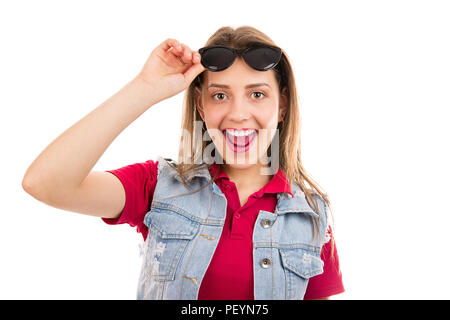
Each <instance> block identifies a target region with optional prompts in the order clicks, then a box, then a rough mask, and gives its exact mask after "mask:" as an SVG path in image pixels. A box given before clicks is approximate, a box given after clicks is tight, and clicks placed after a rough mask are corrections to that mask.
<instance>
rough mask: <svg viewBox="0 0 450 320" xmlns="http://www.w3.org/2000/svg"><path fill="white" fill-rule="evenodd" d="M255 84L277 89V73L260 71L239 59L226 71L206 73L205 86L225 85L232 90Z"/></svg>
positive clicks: (207, 71)
mask: <svg viewBox="0 0 450 320" xmlns="http://www.w3.org/2000/svg"><path fill="white" fill-rule="evenodd" d="M253 83H267V84H269V85H270V87H271V88H272V89H274V88H276V78H275V71H273V70H268V71H258V70H255V69H253V68H252V67H250V66H249V65H247V64H246V63H245V61H244V60H243V59H242V58H241V57H238V58H236V60H235V61H234V63H233V64H232V65H231V66H230V67H228V68H227V69H225V70H222V71H219V72H212V71H209V70H206V71H205V82H204V84H205V86H206V88H208V86H209V85H211V84H223V85H227V86H229V87H230V88H233V87H236V88H240V87H245V86H247V85H248V84H253Z"/></svg>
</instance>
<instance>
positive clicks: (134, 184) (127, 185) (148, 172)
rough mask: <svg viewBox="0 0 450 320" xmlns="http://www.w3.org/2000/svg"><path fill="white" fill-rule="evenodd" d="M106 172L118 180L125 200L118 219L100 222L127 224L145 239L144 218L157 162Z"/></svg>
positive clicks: (153, 185) (154, 178) (146, 230)
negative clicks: (123, 190)
mask: <svg viewBox="0 0 450 320" xmlns="http://www.w3.org/2000/svg"><path fill="white" fill-rule="evenodd" d="M106 172H109V173H111V174H113V175H115V176H116V177H117V178H118V179H119V180H120V182H121V183H122V185H123V188H124V189H125V197H126V200H125V206H124V208H123V210H122V213H121V215H120V217H119V218H114V219H112V218H102V220H103V221H104V222H105V223H107V224H110V225H116V224H123V223H128V224H129V225H130V226H132V227H137V232H140V233H142V235H143V237H144V239H145V238H146V236H147V232H148V228H147V226H146V225H145V224H144V217H145V214H146V213H147V212H148V211H149V210H150V206H151V203H152V199H153V193H154V191H155V186H156V181H157V175H158V161H153V160H148V161H145V162H139V163H134V164H130V165H127V166H125V167H122V168H118V169H115V170H107V171H106Z"/></svg>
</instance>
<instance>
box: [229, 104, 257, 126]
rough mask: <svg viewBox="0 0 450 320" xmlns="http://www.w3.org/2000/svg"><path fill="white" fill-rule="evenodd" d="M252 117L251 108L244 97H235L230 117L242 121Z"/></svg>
mask: <svg viewBox="0 0 450 320" xmlns="http://www.w3.org/2000/svg"><path fill="white" fill-rule="evenodd" d="M250 118H251V110H250V107H249V106H248V105H247V103H246V101H245V100H244V99H234V100H233V102H232V103H231V104H230V110H229V112H228V119H229V120H231V121H234V122H242V121H246V120H248V119H250Z"/></svg>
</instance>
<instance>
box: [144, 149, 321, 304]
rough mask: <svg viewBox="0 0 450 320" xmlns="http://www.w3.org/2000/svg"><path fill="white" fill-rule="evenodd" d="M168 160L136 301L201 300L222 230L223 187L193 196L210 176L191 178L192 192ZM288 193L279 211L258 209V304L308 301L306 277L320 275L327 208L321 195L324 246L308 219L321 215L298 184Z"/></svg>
mask: <svg viewBox="0 0 450 320" xmlns="http://www.w3.org/2000/svg"><path fill="white" fill-rule="evenodd" d="M170 161H171V160H170V159H166V158H162V157H160V156H158V177H157V184H156V187H155V191H154V195H153V201H152V204H151V208H150V210H149V211H148V212H147V213H146V215H145V218H144V224H145V225H146V226H147V227H148V236H147V238H146V241H145V243H144V246H143V261H142V269H141V272H140V276H139V282H138V290H137V299H170V300H178V299H182V300H186V299H189V300H194V299H197V298H198V293H199V289H200V285H201V283H202V279H203V276H204V275H205V273H206V270H207V269H208V266H209V263H210V261H211V259H212V257H213V254H214V251H215V249H216V246H217V244H218V241H219V239H220V235H221V233H222V229H223V226H224V223H225V216H226V212H227V199H226V197H225V195H224V194H223V193H222V191H221V190H220V189H219V187H218V186H217V185H216V184H215V183H212V184H209V185H208V186H207V187H205V188H204V189H202V190H201V191H198V192H194V191H196V190H197V189H199V188H200V187H202V186H204V185H205V184H207V183H208V181H210V180H211V175H210V173H209V171H208V169H207V168H204V169H201V170H199V171H197V172H195V173H191V174H190V175H187V176H186V178H187V180H188V185H189V187H190V188H189V190H188V189H186V187H185V186H184V185H183V183H182V182H181V179H180V177H179V176H178V174H177V171H176V170H174V169H173V168H171V167H170V166H169V165H168V163H167V162H170ZM291 190H292V194H293V195H294V197H293V198H292V196H291V195H289V194H287V193H278V194H277V205H276V208H275V212H268V211H264V210H260V211H259V214H258V217H257V220H256V222H255V225H254V229H253V276H254V289H253V290H254V298H255V300H261V299H264V300H270V299H276V300H284V299H303V296H304V294H305V291H306V287H307V284H308V280H309V278H311V277H313V276H315V275H318V274H321V273H323V262H322V260H321V258H320V250H321V247H322V245H323V243H324V240H325V234H326V232H325V231H326V227H327V223H328V219H329V218H328V209H327V206H326V204H325V202H324V201H323V199H322V198H321V197H320V196H317V199H319V201H318V206H319V209H320V214H319V221H320V232H319V237H320V239H319V238H317V237H316V239H317V240H316V239H314V242H313V237H312V234H313V232H312V226H311V219H310V216H312V217H317V216H318V215H317V213H315V212H314V211H313V210H312V209H311V208H310V206H309V205H308V204H307V202H306V200H305V196H304V193H303V192H302V191H301V189H300V188H299V187H298V186H297V184H295V183H291ZM192 192H193V193H192ZM189 193H192V194H189ZM235 271H236V272H239V270H235Z"/></svg>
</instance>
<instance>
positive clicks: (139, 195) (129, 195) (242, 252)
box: [102, 160, 344, 300]
mask: <svg viewBox="0 0 450 320" xmlns="http://www.w3.org/2000/svg"><path fill="white" fill-rule="evenodd" d="M157 165H158V161H152V160H148V161H146V162H142V163H135V164H132V165H128V166H125V167H122V168H119V169H116V170H108V171H107V172H110V173H112V174H114V175H115V176H116V177H117V178H119V180H120V181H121V182H122V185H123V187H124V189H125V194H126V202H125V207H124V209H123V211H122V214H121V216H120V217H119V218H117V219H107V218H102V219H103V221H105V222H106V223H108V224H122V223H128V224H129V225H131V226H132V227H135V226H136V227H137V231H138V232H140V233H141V234H142V236H143V237H144V239H146V237H147V233H148V229H147V226H146V225H145V224H144V216H145V214H146V213H147V212H148V211H149V210H150V205H151V200H152V197H153V193H154V190H155V185H156V181H157V172H158V170H157ZM217 171H219V174H218V176H217V177H216V179H215V180H214V182H215V183H216V184H217V186H218V187H219V188H220V190H221V191H222V192H223V193H224V195H225V196H226V198H227V203H228V205H227V215H226V218H225V225H224V227H223V231H222V235H221V237H220V240H219V243H218V245H217V248H216V250H215V252H214V255H213V258H212V260H211V263H210V265H209V267H208V270H207V271H206V274H205V276H204V278H203V281H202V283H201V286H200V291H199V296H198V298H199V300H213V299H223V300H237V299H239V300H253V299H254V296H253V255H252V252H253V243H252V235H253V227H254V224H255V221H256V219H257V216H258V213H259V211H260V210H264V211H269V212H274V210H275V206H276V203H277V197H276V194H277V193H278V192H288V193H290V194H291V195H292V192H291V189H290V185H289V183H287V179H286V175H285V174H284V172H283V171H282V170H281V168H280V169H279V170H278V172H277V173H276V174H275V175H274V176H273V177H272V179H271V180H270V181H269V182H268V183H267V184H266V185H265V186H264V187H262V188H261V189H259V190H258V191H257V192H255V193H253V194H252V195H250V196H249V197H248V200H247V202H246V203H245V204H244V205H243V206H242V207H241V205H240V201H239V196H238V192H237V189H236V185H235V184H234V182H233V181H231V180H230V179H229V178H228V176H227V175H226V173H225V172H224V171H223V170H222V169H221V167H220V166H219V165H217V164H213V165H212V166H211V168H210V174H211V176H212V177H213V176H214V175H215V174H216V172H217ZM329 251H330V243H326V244H325V245H324V247H323V250H322V254H321V258H322V260H323V261H324V272H323V273H322V274H320V275H317V276H315V277H312V278H311V279H310V280H309V283H308V287H307V290H306V293H305V297H304V298H305V299H316V298H322V297H327V296H331V295H334V294H338V293H341V292H344V287H343V283H342V275H341V272H340V268H339V258H338V255H337V250H336V245H335V246H334V259H329V258H328V255H329Z"/></svg>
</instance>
